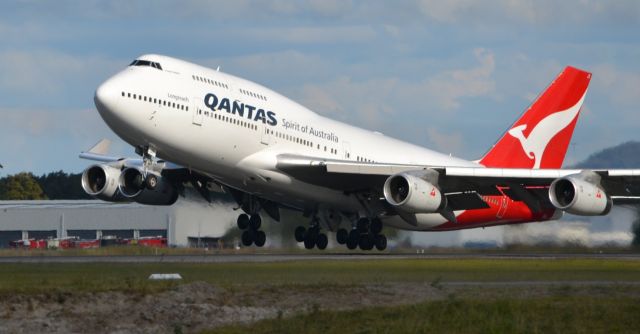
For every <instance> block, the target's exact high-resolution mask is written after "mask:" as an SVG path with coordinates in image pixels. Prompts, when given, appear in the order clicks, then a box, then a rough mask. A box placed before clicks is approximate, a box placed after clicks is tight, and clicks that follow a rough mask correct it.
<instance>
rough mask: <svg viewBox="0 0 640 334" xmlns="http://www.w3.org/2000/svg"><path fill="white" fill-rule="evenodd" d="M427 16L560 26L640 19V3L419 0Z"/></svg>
mask: <svg viewBox="0 0 640 334" xmlns="http://www.w3.org/2000/svg"><path fill="white" fill-rule="evenodd" d="M417 3H418V7H419V9H420V12H421V13H422V14H424V16H426V17H428V18H430V19H432V20H434V21H437V22H443V23H454V24H458V23H472V24H478V23H481V24H483V25H501V24H513V23H517V24H527V25H535V26H558V25H563V24H566V23H573V24H575V23H586V22H602V21H604V22H609V23H619V22H620V21H624V22H634V21H635V22H637V20H638V19H639V18H640V5H639V4H638V2H637V1H617V2H615V3H606V4H605V3H603V2H601V1H595V0H580V1H561V2H558V1H551V0H541V1H512V0H487V1H482V2H478V1H473V0H449V1H438V0H418V1H417Z"/></svg>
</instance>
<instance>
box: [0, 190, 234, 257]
mask: <svg viewBox="0 0 640 334" xmlns="http://www.w3.org/2000/svg"><path fill="white" fill-rule="evenodd" d="M221 207H224V210H221ZM230 211H232V210H231V209H230V208H228V206H227V205H226V204H221V203H217V202H216V203H212V204H208V203H191V204H185V203H184V202H183V203H181V202H180V201H178V202H177V203H176V204H174V205H171V206H148V205H142V204H138V203H111V202H103V201H99V200H43V201H0V248H5V247H8V246H9V242H10V241H13V240H21V239H32V238H33V239H48V238H65V237H78V238H80V239H101V238H102V237H106V236H115V237H119V238H139V237H145V236H163V237H166V238H167V244H168V245H169V246H177V247H187V246H190V247H194V246H204V245H207V246H208V245H213V244H216V243H217V240H218V239H219V238H220V237H222V236H223V235H224V234H225V232H226V231H227V230H228V228H229V227H230V226H232V225H233V224H234V223H235V218H234V217H235V213H232V212H230ZM226 212H230V213H227V214H225V213H226ZM221 213H222V214H221Z"/></svg>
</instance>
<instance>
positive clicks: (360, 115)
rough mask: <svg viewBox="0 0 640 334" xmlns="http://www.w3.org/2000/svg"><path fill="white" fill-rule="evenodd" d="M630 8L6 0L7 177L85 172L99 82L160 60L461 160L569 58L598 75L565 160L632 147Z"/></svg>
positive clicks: (634, 36) (2, 111) (2, 109)
mask: <svg viewBox="0 0 640 334" xmlns="http://www.w3.org/2000/svg"><path fill="white" fill-rule="evenodd" d="M638 31H640V2H638V1H589V0H581V1H562V2H557V1H544V0H543V1H497V0H496V1H494V0H489V1H481V2H477V1H466V0H450V1H430V0H422V1H418V0H415V1H394V2H393V3H390V2H388V1H348V0H346V1H345V0H341V1H333V0H317V1H279V0H277V1H243V0H239V1H91V0H85V1H48V2H43V1H3V2H2V3H1V4H0V72H1V73H2V75H1V76H0V120H1V122H0V140H1V141H2V145H1V146H0V163H1V164H2V165H4V170H0V172H1V173H2V174H12V173H16V172H20V171H31V172H33V173H35V174H37V175H40V174H43V173H46V172H50V171H55V170H65V171H68V172H80V171H82V170H83V169H84V167H85V166H86V165H87V162H85V161H82V160H80V159H78V158H77V155H78V153H79V152H80V151H82V150H85V149H88V148H89V147H91V146H92V144H94V143H96V142H97V141H98V140H100V139H101V138H109V139H111V140H113V141H114V145H113V149H114V153H115V154H122V155H133V149H131V148H130V147H127V145H126V144H124V143H123V142H122V141H120V140H119V139H118V138H117V137H116V136H115V135H114V134H113V133H112V132H111V131H110V130H109V129H108V127H107V126H106V125H105V124H104V123H103V122H102V120H101V119H100V116H99V115H98V113H97V112H96V110H95V107H94V104H93V95H94V91H95V88H96V87H97V86H98V85H99V84H100V83H101V82H102V81H104V80H106V79H107V78H108V77H109V76H111V75H113V74H115V73H116V72H118V71H119V70H121V69H122V68H123V67H125V66H126V65H127V64H129V63H130V62H131V60H132V59H134V58H136V57H137V56H138V55H141V54H145V53H160V54H166V55H170V56H174V57H178V58H183V59H186V60H189V61H192V62H195V63H199V64H203V65H207V66H211V67H217V66H220V67H221V69H222V71H225V72H228V73H231V74H235V75H238V76H241V77H245V78H248V79H251V80H253V81H256V82H259V83H261V84H263V85H266V86H268V87H270V88H272V89H274V90H276V91H279V92H281V93H283V94H284V95H285V96H288V97H290V98H292V99H294V100H296V101H298V102H300V103H302V104H303V105H306V106H307V107H309V108H310V109H312V110H314V111H316V112H318V113H320V114H323V115H326V116H329V117H332V118H336V119H339V120H342V121H344V122H347V123H350V124H354V125H357V126H361V127H364V128H367V129H371V130H377V131H380V132H382V133H385V134H386V135H388V136H393V137H397V138H400V139H402V140H406V141H409V142H412V143H416V144H419V145H423V146H427V147H430V148H433V149H435V150H438V151H442V152H445V153H450V154H453V155H455V156H458V157H462V158H467V159H477V158H479V157H480V156H482V155H483V153H484V152H486V150H487V149H488V147H490V146H491V145H492V144H493V143H494V142H495V141H496V140H497V138H498V137H499V136H500V135H501V134H502V133H503V132H504V131H505V129H506V128H507V127H508V126H509V125H511V124H512V122H513V121H515V119H516V118H517V116H518V115H519V114H520V113H521V112H522V111H523V110H524V109H525V108H526V107H527V106H528V105H529V104H530V103H531V101H532V100H533V99H534V98H535V96H536V95H537V94H538V93H539V92H541V91H542V90H543V89H544V88H545V87H546V86H547V85H548V84H549V83H550V81H551V80H552V79H553V78H554V77H555V76H556V75H557V74H558V73H559V72H560V71H561V70H562V68H563V67H564V66H566V65H573V66H577V67H580V68H583V69H585V70H588V71H591V72H592V73H593V81H592V84H591V87H590V91H589V94H588V97H587V100H586V102H585V107H584V110H583V114H582V117H581V119H580V121H579V123H578V126H577V129H576V132H575V136H574V140H573V144H572V146H571V147H570V151H569V153H568V156H567V160H566V164H571V163H575V162H578V161H580V160H582V159H584V158H586V157H587V156H588V155H589V154H591V153H593V152H594V151H597V150H600V149H602V148H606V147H609V146H613V145H617V144H619V143H621V142H624V141H628V140H638V139H639V138H638V137H639V135H637V130H636V128H637V125H638V124H639V121H640V114H639V113H637V112H636V105H637V104H638V102H640V101H639V100H640V61H639V59H640V43H638V42H639V41H640V35H639V34H638V33H637V32H638Z"/></svg>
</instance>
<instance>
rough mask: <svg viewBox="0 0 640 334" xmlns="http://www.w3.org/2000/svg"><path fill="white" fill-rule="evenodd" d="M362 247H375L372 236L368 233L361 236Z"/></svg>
mask: <svg viewBox="0 0 640 334" xmlns="http://www.w3.org/2000/svg"><path fill="white" fill-rule="evenodd" d="M359 246H360V249H362V250H371V249H373V242H372V240H371V236H369V235H368V234H363V235H361V236H360V242H359Z"/></svg>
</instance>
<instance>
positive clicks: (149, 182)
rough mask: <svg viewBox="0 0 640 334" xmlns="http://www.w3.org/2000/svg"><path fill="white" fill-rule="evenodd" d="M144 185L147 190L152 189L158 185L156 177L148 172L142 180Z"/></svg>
mask: <svg viewBox="0 0 640 334" xmlns="http://www.w3.org/2000/svg"><path fill="white" fill-rule="evenodd" d="M144 185H145V186H146V187H147V189H149V190H154V189H156V187H157V186H158V177H157V176H155V175H153V174H148V175H147V178H146V179H145V180H144Z"/></svg>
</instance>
